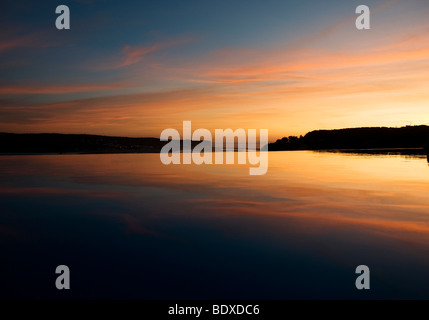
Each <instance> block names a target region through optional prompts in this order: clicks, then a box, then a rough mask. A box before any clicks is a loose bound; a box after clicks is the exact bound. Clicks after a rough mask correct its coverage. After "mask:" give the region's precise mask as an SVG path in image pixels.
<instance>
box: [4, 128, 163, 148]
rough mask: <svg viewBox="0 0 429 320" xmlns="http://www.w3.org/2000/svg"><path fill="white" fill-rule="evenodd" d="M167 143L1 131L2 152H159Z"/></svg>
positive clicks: (92, 136) (150, 139) (155, 140)
mask: <svg viewBox="0 0 429 320" xmlns="http://www.w3.org/2000/svg"><path fill="white" fill-rule="evenodd" d="M164 144H165V142H162V141H159V139H156V138H124V137H108V136H99V135H88V134H57V133H40V134H13V133H0V153H132V152H136V153H137V152H138V153H147V152H159V151H160V150H161V148H162V146H163V145H164Z"/></svg>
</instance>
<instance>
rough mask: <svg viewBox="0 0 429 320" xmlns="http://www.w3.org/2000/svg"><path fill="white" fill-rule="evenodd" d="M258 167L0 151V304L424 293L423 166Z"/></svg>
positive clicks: (338, 162)
mask: <svg viewBox="0 0 429 320" xmlns="http://www.w3.org/2000/svg"><path fill="white" fill-rule="evenodd" d="M269 161H270V162H269V169H268V173H267V174H266V175H264V176H249V174H248V173H249V170H248V169H249V167H247V166H245V165H203V166H196V165H179V166H173V165H170V166H164V165H162V164H161V162H160V160H159V155H158V154H116V155H46V156H2V157H0V239H1V240H0V252H1V264H0V271H1V273H0V295H1V297H2V298H5V297H9V298H70V297H73V298H123V299H130V298H139V299H188V298H189V299H204V298H223V299H230V298H235V299H237V298H240V299H247V298H250V299H252V298H258V299H302V298H323V299H349V298H352V299H354V298H365V299H368V298H425V299H428V298H429V290H428V288H429V197H428V192H429V167H428V163H427V162H426V159H425V158H409V157H408V158H405V157H401V156H386V155H378V156H359V155H350V154H345V155H342V154H330V153H316V152H298V151H295V152H272V153H270V154H269ZM60 264H65V265H67V266H69V267H70V270H71V290H68V291H66V290H62V291H59V290H57V289H56V288H55V279H56V276H57V275H56V274H55V268H56V266H58V265H60ZM361 264H365V265H368V266H369V268H370V270H371V289H370V290H366V291H358V290H357V289H356V288H355V279H356V276H357V275H356V274H355V268H356V266H358V265H361Z"/></svg>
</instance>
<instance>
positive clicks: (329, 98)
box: [0, 0, 429, 141]
mask: <svg viewBox="0 0 429 320" xmlns="http://www.w3.org/2000/svg"><path fill="white" fill-rule="evenodd" d="M310 3H313V2H311V1H301V2H300V4H296V3H289V2H288V1H270V2H267V3H266V6H265V7H264V9H263V10H261V6H260V5H259V6H257V5H255V4H254V3H250V4H249V3H247V2H241V1H237V2H234V4H230V5H229V6H228V8H229V10H228V11H226V10H225V5H223V6H221V5H219V6H217V5H216V4H215V3H214V2H213V3H209V2H204V4H202V3H199V2H193V1H190V2H189V3H188V2H187V3H186V4H181V6H180V7H175V5H171V6H165V4H164V5H163V4H161V3H160V4H159V5H153V6H151V7H147V6H146V7H143V6H140V5H139V4H138V3H135V2H130V3H129V5H126V4H123V5H121V8H120V10H119V9H118V7H117V4H115V3H113V2H110V1H106V2H97V1H82V2H72V3H71V4H70V10H71V20H72V27H71V29H70V30H62V31H59V30H57V29H55V26H54V21H55V20H54V19H55V14H54V13H53V12H54V10H53V8H51V7H52V5H50V4H49V3H43V4H42V3H39V2H34V3H31V4H29V5H28V6H27V7H26V8H25V9H19V11H18V9H17V7H14V6H10V8H9V5H7V4H4V5H2V11H3V12H7V13H8V14H7V15H6V16H7V18H6V19H4V20H2V22H1V32H0V56H1V64H0V70H1V73H0V127H1V130H0V131H2V132H59V133H91V134H105V135H119V136H132V137H144V136H152V137H159V135H160V132H161V131H162V130H163V129H165V128H180V127H181V124H182V122H183V121H185V120H186V121H188V120H189V121H192V122H193V124H194V126H196V127H202V128H207V129H209V130H214V129H215V128H244V129H248V128H258V129H259V128H265V129H269V140H270V141H273V140H275V139H277V138H280V137H283V136H286V135H292V134H294V135H299V134H305V133H306V132H308V131H310V130H315V129H333V128H345V127H362V126H393V127H395V126H404V125H407V124H413V125H418V124H427V123H429V91H428V89H427V88H428V85H429V23H428V22H427V17H428V15H429V3H428V2H427V1H424V0H412V1H407V2H404V1H370V2H369V3H368V5H369V6H370V8H371V14H372V15H371V29H370V30H365V31H359V30H357V29H356V28H355V19H356V14H355V13H354V9H355V8H356V5H357V4H358V2H356V3H354V2H353V1H350V2H347V3H340V4H339V3H338V1H324V2H323V10H322V8H320V7H319V5H315V6H312V7H311V9H307V6H308V7H310V6H309V4H310ZM34 10H37V11H38V12H39V11H40V12H43V11H46V12H45V14H41V15H39V16H38V18H37V19H36V18H33V17H32V15H31V13H32V12H34ZM16 17H20V19H16ZM125 17H127V18H125ZM155 17H156V18H155ZM42 18H43V19H42ZM119 21H120V23H119ZM125 21H127V22H125ZM410 22H412V23H410Z"/></svg>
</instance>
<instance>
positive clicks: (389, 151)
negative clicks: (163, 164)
mask: <svg viewBox="0 0 429 320" xmlns="http://www.w3.org/2000/svg"><path fill="white" fill-rule="evenodd" d="M268 151H269V152H289V151H290V152H294V151H312V152H329V153H355V154H372V155H377V154H379V155H396V154H397V155H422V156H425V155H426V151H425V149H424V148H385V149H383V148H378V149H320V150H303V149H300V150H268ZM213 152H215V151H213ZM229 152H230V151H229ZM233 152H244V150H234V151H233ZM156 153H159V152H155V151H153V152H45V153H44V152H34V153H30V152H28V153H24V152H22V153H0V156H50V155H52V156H55V155H57V156H58V155H106V154H156ZM181 153H182V152H181Z"/></svg>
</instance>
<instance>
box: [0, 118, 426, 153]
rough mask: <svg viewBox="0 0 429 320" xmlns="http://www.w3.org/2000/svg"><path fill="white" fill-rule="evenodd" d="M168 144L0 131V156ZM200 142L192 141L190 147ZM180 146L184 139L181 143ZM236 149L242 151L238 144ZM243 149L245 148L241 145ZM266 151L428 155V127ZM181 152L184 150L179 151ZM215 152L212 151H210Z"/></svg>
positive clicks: (293, 139) (286, 142) (367, 131)
mask: <svg viewBox="0 0 429 320" xmlns="http://www.w3.org/2000/svg"><path fill="white" fill-rule="evenodd" d="M166 143H168V142H167V141H160V140H159V139H158V138H128V137H114V136H101V135H90V134H59V133H0V155H49V154H55V155H61V154H121V153H124V154H125V153H127V154H130V153H159V152H160V151H161V149H162V147H163V146H164V145H165V144H166ZM199 143H200V141H192V142H191V149H193V148H194V147H195V146H196V145H197V144H199ZM180 146H181V148H182V147H183V141H181V143H180ZM235 147H236V149H235V150H234V151H235V152H240V151H244V150H243V149H242V150H240V149H241V147H239V146H238V145H236V146H235ZM244 149H245V148H244ZM264 149H268V151H297V150H308V151H328V152H329V151H330V152H342V153H346V152H348V153H371V154H383V153H384V154H385V153H401V154H419V155H421V154H423V155H424V154H426V155H427V154H429V126H424V125H422V126H406V127H401V128H386V127H371V128H349V129H336V130H316V131H311V132H308V133H307V134H306V135H305V136H299V137H297V136H289V137H284V138H282V139H278V140H277V141H276V142H274V143H269V144H268V145H267V146H264ZM181 151H182V152H183V150H181ZM213 151H214V150H213ZM224 151H225V150H224Z"/></svg>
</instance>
